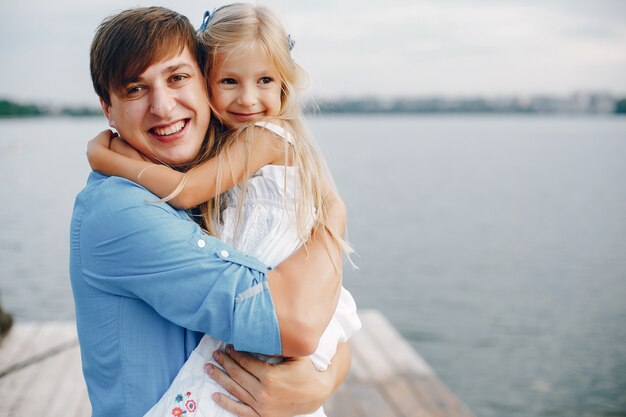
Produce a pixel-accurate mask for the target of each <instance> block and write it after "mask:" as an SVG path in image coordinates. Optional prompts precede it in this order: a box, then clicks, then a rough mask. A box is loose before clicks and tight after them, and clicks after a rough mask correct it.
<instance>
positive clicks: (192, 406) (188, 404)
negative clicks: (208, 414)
mask: <svg viewBox="0 0 626 417" xmlns="http://www.w3.org/2000/svg"><path fill="white" fill-rule="evenodd" d="M185 407H187V410H189V412H190V413H195V412H196V402H195V401H194V400H188V401H187V402H186V403H185Z"/></svg>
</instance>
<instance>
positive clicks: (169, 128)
mask: <svg viewBox="0 0 626 417" xmlns="http://www.w3.org/2000/svg"><path fill="white" fill-rule="evenodd" d="M101 104H102V108H103V110H104V113H105V115H106V116H107V118H108V119H109V124H110V125H111V127H113V128H115V129H116V130H117V131H118V132H119V134H120V135H121V136H122V138H124V139H125V140H126V141H127V142H128V143H130V144H131V145H132V146H133V147H134V148H135V149H137V150H138V151H140V152H141V153H143V154H144V155H146V156H147V157H149V158H150V159H152V160H153V161H155V162H164V163H167V164H169V165H180V164H184V163H187V162H190V161H191V160H193V159H194V158H195V157H196V156H197V154H198V152H199V151H200V148H201V147H202V143H203V141H204V137H205V134H206V131H207V128H208V126H209V119H210V115H211V110H210V107H209V102H208V97H207V91H206V83H205V81H204V77H203V75H202V71H201V70H200V68H199V67H198V64H197V62H196V59H195V57H194V56H193V54H192V53H191V52H190V51H189V50H188V48H185V49H184V50H183V51H182V52H181V53H180V54H178V55H175V56H173V57H170V58H166V59H164V60H162V61H159V62H156V63H154V64H152V65H150V66H149V67H148V68H146V70H145V71H144V72H143V73H141V74H140V75H139V77H137V79H135V80H132V81H131V82H129V83H128V84H127V85H126V86H124V87H123V89H122V90H121V91H119V92H111V104H110V105H107V104H106V103H105V102H104V101H103V100H101Z"/></svg>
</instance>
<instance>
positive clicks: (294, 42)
mask: <svg viewBox="0 0 626 417" xmlns="http://www.w3.org/2000/svg"><path fill="white" fill-rule="evenodd" d="M287 43H288V44H289V52H291V51H292V50H293V47H294V46H296V41H294V40H293V38H292V37H291V35H289V34H288V35H287Z"/></svg>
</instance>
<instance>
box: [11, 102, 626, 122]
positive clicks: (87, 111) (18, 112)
mask: <svg viewBox="0 0 626 417" xmlns="http://www.w3.org/2000/svg"><path fill="white" fill-rule="evenodd" d="M567 105H568V102H567V101H558V100H555V99H551V98H537V99H535V100H534V101H533V102H532V103H531V104H530V105H529V104H528V103H525V102H524V101H521V100H517V99H515V98H513V99H508V100H488V99H482V98H475V99H457V100H452V99H445V98H414V99H395V100H380V99H377V98H362V99H336V100H313V101H311V102H310V103H309V104H308V105H307V106H305V111H307V112H308V113H321V114H329V113H331V114H332V113H361V114H362V113H366V114H367V113H388V114H395V113H405V114H406V113H553V112H559V111H560V110H559V109H563V108H564V107H563V106H565V111H566V112H567V111H571V109H569V110H568V108H567ZM605 108H606V106H605ZM594 109H595V110H594ZM611 109H613V112H614V113H616V114H626V98H623V99H620V100H615V102H614V104H613V102H612V101H611V102H609V107H608V109H606V110H603V111H600V112H604V113H610V112H611ZM574 111H578V112H584V111H585V110H584V109H582V110H581V108H580V107H577V108H576V110H574ZM587 111H588V112H590V113H598V112H599V111H598V110H597V107H595V108H594V107H593V106H591V107H589V108H587ZM100 115H102V110H101V109H100V108H98V107H86V106H83V107H63V108H50V107H46V106H39V105H36V104H21V103H17V102H14V101H11V100H6V99H0V117H4V118H6V117H29V116H30V117H37V116H71V117H82V116H100Z"/></svg>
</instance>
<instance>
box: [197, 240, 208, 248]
mask: <svg viewBox="0 0 626 417" xmlns="http://www.w3.org/2000/svg"><path fill="white" fill-rule="evenodd" d="M205 246H206V242H205V241H204V240H202V239H198V247H199V248H203V247H205Z"/></svg>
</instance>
